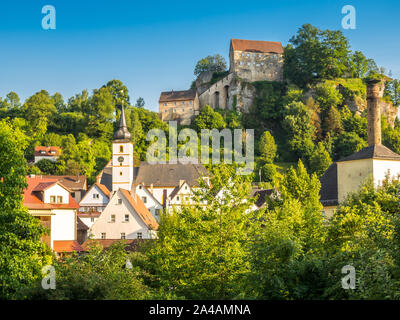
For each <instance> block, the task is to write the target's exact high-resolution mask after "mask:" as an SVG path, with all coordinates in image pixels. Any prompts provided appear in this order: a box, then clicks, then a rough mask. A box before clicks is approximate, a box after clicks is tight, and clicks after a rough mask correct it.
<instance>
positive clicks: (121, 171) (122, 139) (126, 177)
mask: <svg viewBox="0 0 400 320" xmlns="http://www.w3.org/2000/svg"><path fill="white" fill-rule="evenodd" d="M132 182H133V144H132V143H131V134H130V132H129V131H128V128H127V126H126V120H125V110H124V107H122V108H121V117H120V120H119V126H118V129H117V131H115V132H114V141H113V143H112V191H117V190H118V189H119V188H122V189H125V190H129V191H130V190H131V187H132Z"/></svg>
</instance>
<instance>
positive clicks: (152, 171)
mask: <svg viewBox="0 0 400 320" xmlns="http://www.w3.org/2000/svg"><path fill="white" fill-rule="evenodd" d="M135 169H136V170H134V177H133V178H134V184H135V185H138V184H140V183H142V184H143V185H144V186H146V187H148V186H150V185H153V186H154V187H176V186H179V181H180V180H185V181H186V183H187V184H188V185H189V186H190V187H192V186H198V185H199V184H198V182H197V180H198V179H199V178H200V177H202V176H208V175H209V173H208V171H207V170H206V168H204V166H203V165H201V164H181V163H177V164H170V163H167V164H153V165H152V164H149V163H147V162H141V163H140V166H139V167H138V168H135Z"/></svg>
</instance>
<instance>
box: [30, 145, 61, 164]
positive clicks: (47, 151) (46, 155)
mask: <svg viewBox="0 0 400 320" xmlns="http://www.w3.org/2000/svg"><path fill="white" fill-rule="evenodd" d="M60 154H61V148H60V147H45V146H36V147H35V153H34V156H35V163H37V162H39V161H40V160H42V159H47V160H50V161H53V162H56V161H57V159H58V158H59V157H60Z"/></svg>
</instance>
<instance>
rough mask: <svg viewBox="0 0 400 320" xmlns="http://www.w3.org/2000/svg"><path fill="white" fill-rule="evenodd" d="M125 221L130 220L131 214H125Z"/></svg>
mask: <svg viewBox="0 0 400 320" xmlns="http://www.w3.org/2000/svg"><path fill="white" fill-rule="evenodd" d="M124 221H125V222H128V221H129V214H126V215H125V217H124Z"/></svg>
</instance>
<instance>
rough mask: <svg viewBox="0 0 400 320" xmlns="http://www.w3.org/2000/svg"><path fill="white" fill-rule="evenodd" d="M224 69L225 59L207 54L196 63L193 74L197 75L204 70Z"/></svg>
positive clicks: (218, 70) (219, 70)
mask: <svg viewBox="0 0 400 320" xmlns="http://www.w3.org/2000/svg"><path fill="white" fill-rule="evenodd" d="M225 70H226V61H225V59H224V58H223V57H222V56H221V55H219V54H216V55H213V56H207V57H205V58H203V59H201V60H199V61H198V62H197V63H196V67H195V68H194V74H195V75H199V74H200V73H202V72H205V71H212V72H222V71H225Z"/></svg>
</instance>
